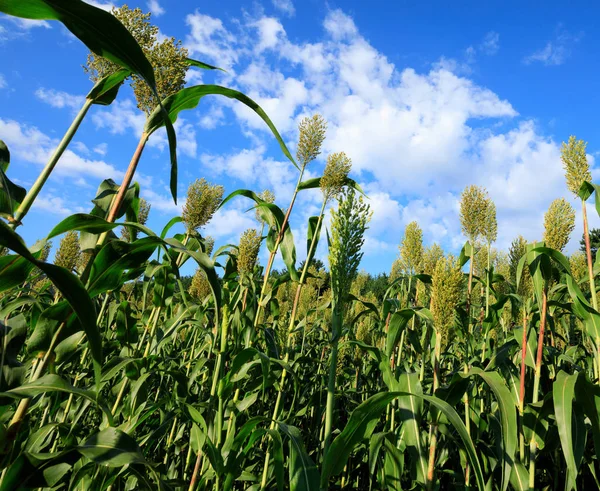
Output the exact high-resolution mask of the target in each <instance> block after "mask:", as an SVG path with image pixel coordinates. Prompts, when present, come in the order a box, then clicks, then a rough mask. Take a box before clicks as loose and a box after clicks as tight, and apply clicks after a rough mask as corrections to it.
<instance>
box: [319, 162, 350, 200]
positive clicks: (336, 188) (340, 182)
mask: <svg viewBox="0 0 600 491" xmlns="http://www.w3.org/2000/svg"><path fill="white" fill-rule="evenodd" d="M351 168H352V160H350V158H349V157H348V156H347V155H346V154H345V153H344V152H338V153H333V154H331V155H330V156H329V157H327V165H326V166H325V171H324V172H323V177H321V191H322V193H323V199H324V200H325V201H329V200H330V199H331V198H335V197H337V196H339V195H340V193H341V192H342V191H343V189H344V186H345V185H346V179H348V173H349V172H350V169H351Z"/></svg>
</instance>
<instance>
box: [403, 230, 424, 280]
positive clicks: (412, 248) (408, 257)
mask: <svg viewBox="0 0 600 491" xmlns="http://www.w3.org/2000/svg"><path fill="white" fill-rule="evenodd" d="M400 261H401V264H402V269H403V270H404V271H405V272H406V273H408V274H416V273H418V272H419V270H420V269H421V262H422V261H423V230H421V227H419V224H418V223H417V222H410V223H409V224H408V225H407V226H406V228H405V229H404V238H403V239H402V245H401V246H400Z"/></svg>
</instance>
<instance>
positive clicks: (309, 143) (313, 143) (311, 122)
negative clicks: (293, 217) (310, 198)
mask: <svg viewBox="0 0 600 491" xmlns="http://www.w3.org/2000/svg"><path fill="white" fill-rule="evenodd" d="M326 128H327V123H326V122H325V120H324V119H323V118H322V117H321V116H319V115H318V114H315V115H314V116H313V117H312V118H304V119H303V120H302V121H301V123H300V125H299V133H300V136H299V141H298V150H297V152H296V157H297V159H298V162H299V163H300V174H299V176H298V181H297V182H296V187H295V188H294V193H293V194H292V199H291V200H290V205H289V206H288V209H287V211H286V213H285V216H284V218H283V222H282V223H281V227H280V228H279V233H278V234H277V238H276V240H275V245H274V247H273V250H272V251H271V254H270V255H269V260H268V261H267V266H266V268H265V273H264V278H263V284H262V287H261V289H260V295H259V297H258V306H257V308H256V314H255V316H254V329H255V330H256V328H257V327H258V324H259V322H260V318H261V313H262V308H263V306H262V303H263V299H264V297H265V295H266V292H267V286H268V284H269V275H270V274H271V268H272V267H273V262H274V260H275V256H276V254H277V251H278V249H279V245H280V244H281V241H282V240H283V237H284V235H285V231H286V227H287V226H288V221H289V218H290V214H291V213H292V209H293V208H294V203H295V202H296V196H297V195H298V191H299V188H300V184H301V183H302V177H303V176H304V171H305V170H306V166H307V165H308V164H310V163H311V162H312V161H313V160H315V159H316V158H317V157H318V156H319V154H320V153H321V145H322V144H323V141H324V140H325V131H326Z"/></svg>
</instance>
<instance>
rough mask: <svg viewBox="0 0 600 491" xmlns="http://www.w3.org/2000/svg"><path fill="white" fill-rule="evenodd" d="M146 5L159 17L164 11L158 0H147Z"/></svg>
mask: <svg viewBox="0 0 600 491" xmlns="http://www.w3.org/2000/svg"><path fill="white" fill-rule="evenodd" d="M147 5H148V10H150V12H152V15H154V16H156V17H160V16H161V15H163V14H164V13H165V9H164V8H162V7H161V6H160V3H158V0H149V1H148V3H147Z"/></svg>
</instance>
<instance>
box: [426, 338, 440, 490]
mask: <svg viewBox="0 0 600 491" xmlns="http://www.w3.org/2000/svg"><path fill="white" fill-rule="evenodd" d="M441 352H442V337H441V336H440V335H439V333H437V332H436V335H435V349H434V355H433V391H432V394H435V391H436V390H437V388H438V387H439V384H440V381H439V377H440V355H441ZM437 432H438V428H437V425H432V427H431V431H430V435H431V438H430V440H429V463H428V466H427V490H428V491H431V490H432V489H433V485H434V484H435V480H434V475H435V451H436V448H437Z"/></svg>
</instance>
